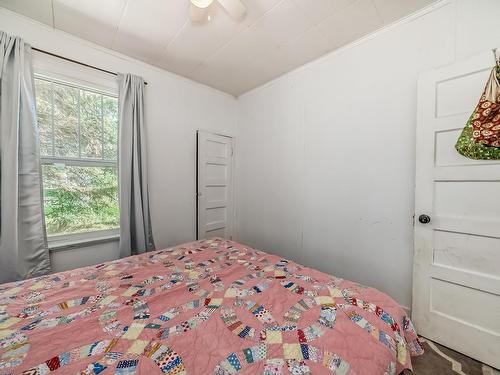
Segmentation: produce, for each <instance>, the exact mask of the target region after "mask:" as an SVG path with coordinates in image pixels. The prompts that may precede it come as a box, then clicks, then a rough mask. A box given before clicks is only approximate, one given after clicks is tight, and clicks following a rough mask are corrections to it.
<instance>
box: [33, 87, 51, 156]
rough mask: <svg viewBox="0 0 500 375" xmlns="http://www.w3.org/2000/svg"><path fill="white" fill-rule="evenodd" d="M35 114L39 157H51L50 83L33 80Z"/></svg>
mask: <svg viewBox="0 0 500 375" xmlns="http://www.w3.org/2000/svg"><path fill="white" fill-rule="evenodd" d="M35 92H36V112H37V120H38V131H39V134H40V155H42V156H52V91H51V83H50V82H47V81H43V80H40V79H36V80H35Z"/></svg>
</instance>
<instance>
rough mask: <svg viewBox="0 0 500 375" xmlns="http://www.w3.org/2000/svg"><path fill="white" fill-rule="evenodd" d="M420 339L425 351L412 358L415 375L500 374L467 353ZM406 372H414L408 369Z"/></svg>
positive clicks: (408, 373)
mask: <svg viewBox="0 0 500 375" xmlns="http://www.w3.org/2000/svg"><path fill="white" fill-rule="evenodd" d="M420 340H421V342H422V345H423V347H424V350H425V353H424V354H423V355H422V356H419V357H413V358H412V360H411V361H412V363H413V374H414V375H457V374H460V375H500V371H498V370H495V369H493V368H491V367H489V366H487V365H485V364H483V363H481V362H478V361H476V360H475V359H472V358H469V357H467V356H466V355H463V354H460V353H458V352H456V351H454V350H451V349H448V348H446V347H444V346H442V345H439V344H436V343H435V342H432V341H430V340H427V339H424V338H422V337H421V338H420ZM404 374H405V375H410V374H412V373H411V372H410V371H406V372H405V373H404Z"/></svg>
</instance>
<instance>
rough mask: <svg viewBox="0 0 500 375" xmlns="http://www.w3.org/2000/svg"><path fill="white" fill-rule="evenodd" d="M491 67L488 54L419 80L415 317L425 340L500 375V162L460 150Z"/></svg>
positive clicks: (491, 61)
mask: <svg viewBox="0 0 500 375" xmlns="http://www.w3.org/2000/svg"><path fill="white" fill-rule="evenodd" d="M492 67H493V58H492V57H491V52H488V53H484V54H482V55H479V56H476V57H474V58H472V59H470V60H467V61H465V62H463V63H457V64H454V65H451V66H448V67H444V68H440V69H437V70H434V71H432V72H429V73H426V74H424V75H422V76H421V77H420V80H419V85H418V112H417V115H418V118H417V165H416V197H415V254H414V269H413V272H414V274H413V277H414V278H413V311H412V313H413V319H414V322H415V325H416V328H417V331H418V332H419V334H421V335H422V336H424V337H427V338H429V339H431V340H434V341H436V342H438V343H441V344H443V345H445V346H447V347H450V348H452V349H455V350H457V351H459V352H462V353H464V354H466V355H468V356H470V357H473V358H476V359H478V360H479V361H482V362H484V363H486V364H488V365H490V366H493V367H496V368H500V161H475V160H470V159H467V158H465V157H463V156H461V155H460V154H458V153H457V152H456V150H455V147H454V145H455V142H456V140H457V139H458V136H459V134H460V132H461V131H462V129H463V127H464V125H465V123H466V122H467V120H468V117H469V116H470V114H471V113H472V111H473V109H474V107H475V106H476V104H477V102H478V100H479V97H480V95H481V93H482V90H483V88H484V86H485V84H486V81H487V78H488V76H489V73H490V71H491V68H492ZM421 215H428V216H429V217H430V219H431V221H430V222H429V223H427V224H425V223H422V222H420V221H419V218H420V216H421ZM421 219H422V221H424V222H425V217H422V218H421Z"/></svg>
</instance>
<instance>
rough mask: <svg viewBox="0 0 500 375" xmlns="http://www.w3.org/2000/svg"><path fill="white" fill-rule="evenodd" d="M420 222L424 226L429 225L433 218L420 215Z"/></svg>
mask: <svg viewBox="0 0 500 375" xmlns="http://www.w3.org/2000/svg"><path fill="white" fill-rule="evenodd" d="M418 221H420V222H421V223H422V224H429V223H430V222H431V217H430V216H429V215H425V214H423V215H420V216H419V217H418Z"/></svg>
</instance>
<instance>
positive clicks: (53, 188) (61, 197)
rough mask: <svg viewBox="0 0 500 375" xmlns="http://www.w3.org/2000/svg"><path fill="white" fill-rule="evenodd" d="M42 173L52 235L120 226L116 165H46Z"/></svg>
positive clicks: (48, 229) (46, 210)
mask: <svg viewBox="0 0 500 375" xmlns="http://www.w3.org/2000/svg"><path fill="white" fill-rule="evenodd" d="M42 173H43V192H44V208H45V220H46V224H47V234H48V235H60V234H69V233H81V232H91V231H95V230H103V229H111V228H117V227H118V226H119V210H118V178H117V170H116V168H114V167H77V166H65V167H59V166H55V165H43V172H42Z"/></svg>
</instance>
